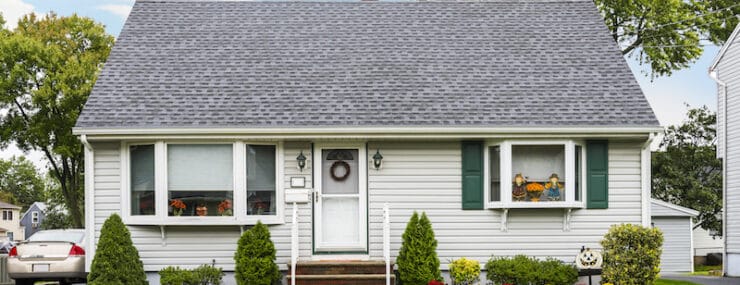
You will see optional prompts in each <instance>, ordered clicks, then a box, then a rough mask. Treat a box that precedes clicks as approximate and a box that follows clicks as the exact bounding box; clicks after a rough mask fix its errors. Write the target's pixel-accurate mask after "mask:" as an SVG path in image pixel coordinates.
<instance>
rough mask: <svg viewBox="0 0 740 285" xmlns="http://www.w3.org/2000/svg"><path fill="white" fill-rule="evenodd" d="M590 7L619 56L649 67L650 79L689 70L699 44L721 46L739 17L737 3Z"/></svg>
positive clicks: (624, 0) (600, 1)
mask: <svg viewBox="0 0 740 285" xmlns="http://www.w3.org/2000/svg"><path fill="white" fill-rule="evenodd" d="M594 2H595V3H596V5H597V7H598V8H599V10H600V11H601V14H602V16H604V22H605V23H606V25H607V27H608V28H609V30H610V31H611V33H612V37H613V38H614V40H615V41H616V42H617V43H618V44H619V46H620V48H621V49H622V54H624V55H628V56H630V57H632V58H635V59H637V60H638V61H639V62H640V64H645V65H649V66H650V70H651V76H662V75H670V74H671V73H672V72H673V71H676V70H680V69H683V68H686V67H688V66H689V65H690V64H692V63H693V62H694V61H696V59H698V58H699V56H701V54H702V52H703V45H704V43H707V42H711V43H714V44H722V43H724V41H725V40H726V39H727V38H728V37H729V35H730V33H731V32H732V30H733V29H734V28H735V26H736V25H737V23H738V19H737V17H735V15H738V14H740V3H739V2H737V1H736V0H707V1H700V0H689V1H686V0H594ZM702 40H705V41H704V42H702Z"/></svg>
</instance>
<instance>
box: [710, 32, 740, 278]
mask: <svg viewBox="0 0 740 285" xmlns="http://www.w3.org/2000/svg"><path fill="white" fill-rule="evenodd" d="M739 34H740V25H738V26H737V27H735V31H734V32H733V33H732V34H731V35H730V37H729V38H728V39H727V41H726V42H725V44H724V46H722V48H721V49H720V50H719V54H717V57H716V58H715V59H714V62H713V63H712V65H711V66H710V67H709V76H710V77H711V78H712V79H714V80H715V81H716V82H717V95H718V96H717V99H718V102H717V157H718V158H721V159H722V170H723V175H722V177H723V178H724V179H723V191H722V192H723V193H724V194H723V195H724V196H723V199H722V202H723V203H724V205H723V206H724V207H723V212H722V213H723V215H724V216H723V217H722V221H723V227H722V229H723V231H724V233H723V235H722V236H723V237H724V242H725V244H724V248H725V255H724V258H723V260H724V263H723V265H724V266H723V267H724V273H725V275H728V276H733V277H740V191H738V190H737V189H738V187H740V152H738V151H740V117H738V116H735V114H737V113H738V112H740V101H739V100H738V98H740V36H738V35H739Z"/></svg>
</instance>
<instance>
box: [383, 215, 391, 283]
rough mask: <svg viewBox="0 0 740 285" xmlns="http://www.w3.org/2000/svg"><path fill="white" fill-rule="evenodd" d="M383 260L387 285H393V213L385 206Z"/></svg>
mask: <svg viewBox="0 0 740 285" xmlns="http://www.w3.org/2000/svg"><path fill="white" fill-rule="evenodd" d="M383 258H385V285H391V211H390V209H389V207H388V203H385V204H383Z"/></svg>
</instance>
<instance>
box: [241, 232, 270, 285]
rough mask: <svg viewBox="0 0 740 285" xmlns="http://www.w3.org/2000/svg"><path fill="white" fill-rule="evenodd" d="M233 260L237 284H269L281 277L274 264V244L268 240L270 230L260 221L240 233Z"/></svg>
mask: <svg viewBox="0 0 740 285" xmlns="http://www.w3.org/2000/svg"><path fill="white" fill-rule="evenodd" d="M234 261H236V268H235V275H236V282H237V284H239V285H270V284H274V283H275V282H277V281H280V279H282V275H281V274H280V270H279V269H278V266H277V264H275V244H273V243H272V240H270V230H269V229H268V228H267V226H265V225H264V224H262V222H257V224H256V225H255V226H254V227H252V228H251V229H249V230H247V231H245V232H244V234H242V236H241V238H240V239H239V245H238V247H237V250H236V254H234Z"/></svg>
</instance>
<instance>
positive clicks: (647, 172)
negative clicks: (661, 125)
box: [640, 133, 656, 227]
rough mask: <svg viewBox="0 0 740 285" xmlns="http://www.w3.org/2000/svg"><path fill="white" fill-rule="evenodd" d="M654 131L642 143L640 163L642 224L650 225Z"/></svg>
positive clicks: (644, 225)
mask: <svg viewBox="0 0 740 285" xmlns="http://www.w3.org/2000/svg"><path fill="white" fill-rule="evenodd" d="M655 137H656V133H650V136H649V137H648V139H647V141H645V143H644V144H643V145H642V153H641V163H640V167H641V168H642V171H641V175H642V226H643V227H650V225H651V223H652V217H651V215H652V214H651V213H650V198H651V197H652V194H651V193H652V187H651V186H652V177H651V169H650V167H651V164H652V162H651V159H652V156H651V151H650V145H651V144H653V140H655Z"/></svg>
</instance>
